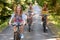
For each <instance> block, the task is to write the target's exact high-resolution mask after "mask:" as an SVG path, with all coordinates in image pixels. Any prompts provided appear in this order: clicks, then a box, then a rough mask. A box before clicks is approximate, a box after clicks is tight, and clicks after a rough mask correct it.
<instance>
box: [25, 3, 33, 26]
mask: <svg viewBox="0 0 60 40" xmlns="http://www.w3.org/2000/svg"><path fill="white" fill-rule="evenodd" d="M26 15H27V23H28V25H29V24H30V26H31V24H32V21H33V15H34V14H33V8H32V3H30V4H29V8H28V12H27V14H26Z"/></svg>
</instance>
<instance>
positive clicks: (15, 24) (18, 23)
mask: <svg viewBox="0 0 60 40" xmlns="http://www.w3.org/2000/svg"><path fill="white" fill-rule="evenodd" d="M13 26H17V27H18V26H21V24H20V22H14V23H13Z"/></svg>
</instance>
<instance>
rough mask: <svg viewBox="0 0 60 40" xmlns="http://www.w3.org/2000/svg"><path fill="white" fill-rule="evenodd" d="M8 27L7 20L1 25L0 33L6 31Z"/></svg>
mask: <svg viewBox="0 0 60 40" xmlns="http://www.w3.org/2000/svg"><path fill="white" fill-rule="evenodd" d="M7 26H8V20H6V21H5V22H4V23H3V24H1V25H0V32H2V30H4V29H5V28H6V27H7Z"/></svg>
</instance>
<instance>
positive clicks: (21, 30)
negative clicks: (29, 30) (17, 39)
mask: <svg viewBox="0 0 60 40" xmlns="http://www.w3.org/2000/svg"><path fill="white" fill-rule="evenodd" d="M23 32H24V27H23V25H22V26H20V34H21V38H24V35H23Z"/></svg>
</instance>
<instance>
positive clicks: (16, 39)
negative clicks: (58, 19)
mask: <svg viewBox="0 0 60 40" xmlns="http://www.w3.org/2000/svg"><path fill="white" fill-rule="evenodd" d="M11 25H12V26H15V24H11ZM21 25H22V24H20V23H17V25H16V27H17V31H16V32H14V40H21V34H20V29H19V27H20V26H21Z"/></svg>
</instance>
